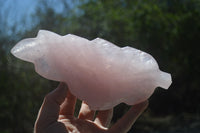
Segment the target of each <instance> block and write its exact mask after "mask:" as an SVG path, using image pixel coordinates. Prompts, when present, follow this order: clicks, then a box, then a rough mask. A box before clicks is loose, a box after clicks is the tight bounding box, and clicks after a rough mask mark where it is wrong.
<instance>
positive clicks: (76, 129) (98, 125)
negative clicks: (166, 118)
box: [34, 83, 148, 133]
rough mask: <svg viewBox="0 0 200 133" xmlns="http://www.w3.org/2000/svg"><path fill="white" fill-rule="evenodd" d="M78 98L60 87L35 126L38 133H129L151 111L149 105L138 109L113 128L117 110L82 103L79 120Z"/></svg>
mask: <svg viewBox="0 0 200 133" xmlns="http://www.w3.org/2000/svg"><path fill="white" fill-rule="evenodd" d="M75 104H76V97H75V96H73V95H72V94H71V93H70V91H69V89H68V87H67V85H66V84H64V83H60V84H59V86H58V87H57V88H56V89H55V90H54V91H52V92H50V93H49V94H48V95H47V96H46V97H45V99H44V102H43V104H42V106H41V108H40V110H39V113H38V117H37V120H36V122H35V127H34V133H127V132H128V131H129V130H130V128H131V127H132V125H133V124H134V122H135V121H136V120H137V118H138V117H139V116H140V115H141V114H142V112H143V111H144V110H145V109H146V108H147V106H148V101H144V102H142V103H140V104H137V105H134V106H132V107H131V108H130V110H129V111H128V112H127V113H126V114H125V115H124V116H123V117H122V118H121V119H120V120H118V121H117V123H115V124H114V125H112V127H110V128H108V126H109V125H110V122H111V119H112V115H113V109H110V110H105V111H98V114H97V115H96V118H94V115H95V111H93V110H90V108H89V106H88V105H87V104H86V103H85V102H82V105H81V109H80V112H79V116H78V118H76V117H74V109H75Z"/></svg>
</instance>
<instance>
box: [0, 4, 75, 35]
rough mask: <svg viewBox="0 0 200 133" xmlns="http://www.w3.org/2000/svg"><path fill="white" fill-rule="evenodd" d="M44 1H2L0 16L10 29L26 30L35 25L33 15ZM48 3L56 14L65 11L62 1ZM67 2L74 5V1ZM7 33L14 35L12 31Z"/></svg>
mask: <svg viewBox="0 0 200 133" xmlns="http://www.w3.org/2000/svg"><path fill="white" fill-rule="evenodd" d="M42 1H43V0H0V13H1V14H0V15H1V16H2V18H3V19H4V22H6V23H7V26H8V27H12V26H15V28H16V30H17V31H19V30H25V29H27V28H30V27H31V26H33V25H34V23H33V21H32V20H33V19H34V16H33V14H34V13H35V11H36V9H37V7H38V5H39V4H40V3H41V2H42ZM47 1H48V3H50V4H52V5H53V8H54V10H55V11H56V12H60V11H61V10H62V9H63V8H62V7H63V6H62V4H61V3H59V1H60V2H62V1H61V0H47ZM66 1H67V2H68V3H69V4H70V5H73V4H72V1H73V0H66ZM0 19H1V17H0ZM0 21H1V20H0ZM22 22H23V23H22ZM0 24H1V23H0ZM6 31H7V32H8V34H12V33H11V32H12V30H10V31H9V30H6Z"/></svg>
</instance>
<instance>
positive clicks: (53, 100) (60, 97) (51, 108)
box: [35, 83, 67, 128]
mask: <svg viewBox="0 0 200 133" xmlns="http://www.w3.org/2000/svg"><path fill="white" fill-rule="evenodd" d="M66 95H67V86H66V84H65V83H60V84H59V86H58V87H57V88H56V89H55V90H54V91H52V92H50V93H49V94H48V95H47V96H46V97H45V99H44V102H43V104H42V106H41V108H40V110H39V113H38V117H37V120H36V123H35V126H36V127H38V126H40V127H42V128H44V127H46V126H48V125H49V124H51V123H52V122H56V121H57V119H58V115H59V111H60V105H61V104H62V102H63V101H64V99H65V97H66Z"/></svg>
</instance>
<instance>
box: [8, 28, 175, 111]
mask: <svg viewBox="0 0 200 133" xmlns="http://www.w3.org/2000/svg"><path fill="white" fill-rule="evenodd" d="M11 52H12V54H13V55H14V56H16V57H18V58H20V59H22V60H25V61H28V62H32V63H34V65H35V70H36V72H37V73H39V74H40V75H41V76H43V77H45V78H47V79H50V80H55V81H61V82H65V83H67V84H68V86H69V89H70V91H71V92H72V93H73V94H74V95H75V96H76V97H78V98H79V99H81V100H84V101H85V102H86V103H88V105H89V106H90V108H91V109H92V110H106V109H110V108H112V107H114V106H115V105H117V104H119V103H122V102H124V103H126V104H129V105H134V104H137V103H140V102H142V101H144V100H146V99H148V98H149V97H150V96H151V95H152V93H153V92H154V90H155V88H156V87H162V88H164V89H168V87H169V86H170V84H171V83H172V80H171V75H170V74H168V73H165V72H162V71H160V70H159V67H158V64H157V62H156V61H155V59H154V58H153V57H152V56H151V55H149V54H147V53H145V52H142V51H140V50H137V49H135V48H132V47H129V46H127V47H123V48H120V47H118V46H116V45H114V44H112V43H111V42H108V41H106V40H103V39H101V38H96V39H94V40H91V41H90V40H87V39H85V38H82V37H79V36H76V35H72V34H68V35H65V36H60V35H58V34H56V33H53V32H50V31H46V30H40V31H39V32H38V35H37V37H36V38H28V39H24V40H22V41H20V42H19V43H17V44H16V45H15V46H14V48H12V50H11Z"/></svg>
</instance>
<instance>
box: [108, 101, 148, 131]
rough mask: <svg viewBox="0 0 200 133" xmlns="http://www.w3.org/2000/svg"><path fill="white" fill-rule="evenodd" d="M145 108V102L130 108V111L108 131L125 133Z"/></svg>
mask: <svg viewBox="0 0 200 133" xmlns="http://www.w3.org/2000/svg"><path fill="white" fill-rule="evenodd" d="M147 106H148V101H145V102H142V103H140V104H137V105H134V106H133V107H131V109H130V110H129V111H128V112H127V113H126V114H125V115H124V116H123V117H122V118H121V119H120V120H118V121H117V123H116V124H114V125H113V126H112V127H111V128H110V131H111V132H114V133H115V132H119V133H127V132H128V131H129V130H130V128H131V126H132V125H133V124H134V122H135V121H136V120H137V118H138V117H139V116H140V115H141V114H142V112H143V111H144V110H145V109H146V108H147Z"/></svg>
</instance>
